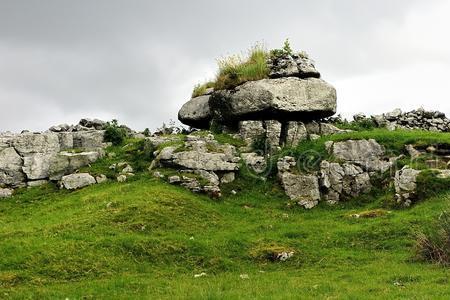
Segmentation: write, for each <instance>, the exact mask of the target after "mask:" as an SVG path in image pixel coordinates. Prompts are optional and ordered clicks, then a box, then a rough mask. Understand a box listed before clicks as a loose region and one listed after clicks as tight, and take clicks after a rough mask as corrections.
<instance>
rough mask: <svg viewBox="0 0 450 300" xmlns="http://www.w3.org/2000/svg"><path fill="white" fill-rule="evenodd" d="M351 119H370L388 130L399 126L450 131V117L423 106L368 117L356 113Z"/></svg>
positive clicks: (402, 127)
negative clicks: (407, 110)
mask: <svg viewBox="0 0 450 300" xmlns="http://www.w3.org/2000/svg"><path fill="white" fill-rule="evenodd" d="M353 119H354V120H355V121H363V120H367V119H371V120H373V121H374V122H375V124H376V125H377V126H379V127H387V128H388V129H390V130H395V129H397V128H401V129H418V130H429V131H437V132H450V119H448V118H447V117H446V116H445V114H444V113H442V112H439V111H426V110H424V109H423V108H419V109H417V110H412V111H410V112H402V111H401V110H400V109H398V108H397V109H395V110H393V111H392V112H389V113H385V114H381V115H373V116H370V117H367V116H365V115H364V114H357V115H354V116H353Z"/></svg>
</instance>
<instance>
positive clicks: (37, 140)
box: [13, 133, 60, 156]
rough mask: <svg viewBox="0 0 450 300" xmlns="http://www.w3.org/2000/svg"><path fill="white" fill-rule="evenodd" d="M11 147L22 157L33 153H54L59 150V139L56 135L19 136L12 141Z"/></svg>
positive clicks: (30, 134) (31, 134)
mask: <svg viewBox="0 0 450 300" xmlns="http://www.w3.org/2000/svg"><path fill="white" fill-rule="evenodd" d="M13 145H14V148H15V149H16V151H17V152H18V153H19V154H20V155H22V156H27V155H32V154H35V153H55V152H58V151H59V150H60V148H59V138H58V135H57V134H56V133H41V134H34V133H24V134H20V135H17V137H16V138H15V139H14V142H13Z"/></svg>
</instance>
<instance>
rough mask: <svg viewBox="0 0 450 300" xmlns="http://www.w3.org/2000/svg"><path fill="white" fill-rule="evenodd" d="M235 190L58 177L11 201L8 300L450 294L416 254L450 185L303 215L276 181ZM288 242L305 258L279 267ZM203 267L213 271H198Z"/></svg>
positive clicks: (3, 223)
mask: <svg viewBox="0 0 450 300" xmlns="http://www.w3.org/2000/svg"><path fill="white" fill-rule="evenodd" d="M353 135H358V136H360V137H361V138H368V137H378V140H380V142H383V143H385V144H389V143H391V144H390V145H391V147H392V149H395V147H398V150H399V149H400V146H401V145H402V144H403V143H406V142H408V141H410V140H414V141H418V140H419V139H421V140H427V141H436V140H437V141H443V142H445V141H447V140H449V135H448V134H437V133H433V134H431V133H423V134H419V133H414V132H412V133H405V132H394V133H387V132H381V131H373V132H358V133H354V134H353ZM349 137H351V136H347V138H349ZM353 137H354V136H353ZM343 138H346V137H345V136H341V137H339V139H343ZM316 143H317V144H314V145H312V144H311V145H309V146H308V147H316V148H317V149H319V150H318V151H320V145H321V144H320V143H323V139H322V140H321V141H319V142H316ZM108 163H109V162H108V161H101V162H99V163H98V164H97V166H94V169H95V168H96V167H97V168H101V167H102V166H103V167H104V166H107V165H108ZM231 189H235V190H237V191H238V192H237V194H236V195H232V194H231V193H229V191H230V190H231ZM224 195H225V196H224V197H223V198H222V199H221V200H211V199H209V198H208V197H206V196H203V195H197V194H193V193H191V192H189V191H187V190H185V189H183V188H181V187H177V186H172V185H169V184H167V183H165V182H163V181H160V180H158V179H154V178H151V177H150V175H149V174H146V172H142V173H141V174H139V175H137V176H135V177H134V178H132V179H131V180H130V181H128V182H126V183H116V182H109V183H106V184H99V185H95V186H91V187H88V188H85V189H82V190H79V191H74V192H68V191H63V190H58V189H57V188H56V187H55V186H53V185H46V186H43V187H39V188H33V189H28V190H27V189H24V190H20V191H18V193H17V194H16V196H15V197H13V198H10V199H6V200H1V201H0V298H1V299H3V298H5V299H29V298H32V299H99V298H100V299H160V298H162V299H178V298H183V299H184V298H187V299H199V298H207V299H223V298H226V299H253V298H258V299H298V298H301V299H317V298H332V299H342V298H344V299H348V298H351V299H361V298H368V299H370V298H383V299H394V298H408V299H411V298H412V299H425V298H426V299H430V298H433V299H448V297H449V295H450V270H449V269H448V268H446V267H442V266H439V265H434V264H429V263H424V262H421V261H418V260H417V259H416V258H415V253H414V245H415V240H416V233H417V232H418V231H421V230H423V229H424V228H429V227H431V226H432V224H433V222H434V221H435V220H437V218H438V217H439V215H440V214H441V212H442V211H443V210H445V209H448V207H449V203H450V193H441V194H438V195H436V196H434V197H432V198H429V199H426V200H424V201H421V202H420V203H418V204H416V205H414V206H413V207H412V208H409V209H393V208H389V207H387V206H386V203H387V202H388V201H386V200H387V199H390V198H391V197H392V196H393V195H392V192H391V190H390V189H384V190H378V191H374V193H372V194H370V195H366V196H363V197H360V198H358V199H353V200H352V201H348V202H344V203H340V204H338V205H336V206H331V207H330V206H328V205H326V204H321V205H319V206H318V207H316V208H314V209H312V210H303V209H301V208H300V207H297V206H290V205H288V201H287V198H286V196H285V195H284V193H283V192H282V190H281V189H280V188H279V186H278V185H277V184H275V183H274V182H273V181H272V180H270V179H269V180H268V181H257V180H256V179H252V180H251V179H248V178H245V177H242V178H239V179H238V180H237V181H236V182H234V183H232V184H230V185H229V186H226V187H225V188H224ZM354 214H359V215H360V216H361V217H359V218H355V217H353V216H352V215H354ZM281 250H283V251H293V252H294V256H293V257H292V258H291V259H288V260H286V261H284V262H280V261H274V260H273V253H275V252H279V251H281ZM201 273H206V275H205V276H201V277H196V276H195V275H196V274H201Z"/></svg>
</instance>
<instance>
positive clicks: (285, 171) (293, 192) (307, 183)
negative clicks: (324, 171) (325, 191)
mask: <svg viewBox="0 0 450 300" xmlns="http://www.w3.org/2000/svg"><path fill="white" fill-rule="evenodd" d="M277 166H278V178H279V179H280V181H281V185H282V186H283V188H284V191H285V192H286V195H287V196H288V197H289V198H290V199H291V200H293V201H296V202H297V203H298V204H299V205H301V206H303V207H305V208H307V209H310V208H313V207H314V206H316V205H317V204H318V203H319V200H320V190H319V180H318V177H317V176H316V175H314V174H296V173H294V172H293V171H294V168H295V166H296V161H295V159H294V158H293V157H290V156H286V157H283V158H281V159H280V160H279V161H278V163H277Z"/></svg>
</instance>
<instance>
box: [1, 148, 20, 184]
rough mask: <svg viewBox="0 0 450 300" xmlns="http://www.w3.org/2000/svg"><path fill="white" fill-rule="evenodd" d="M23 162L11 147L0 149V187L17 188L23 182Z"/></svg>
mask: <svg viewBox="0 0 450 300" xmlns="http://www.w3.org/2000/svg"><path fill="white" fill-rule="evenodd" d="M22 166H23V160H22V158H21V157H20V155H19V154H18V153H17V152H16V150H15V149H14V148H12V147H8V148H4V149H0V186H12V187H18V186H20V185H21V183H22V182H23V181H24V180H25V174H24V173H23V171H22Z"/></svg>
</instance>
